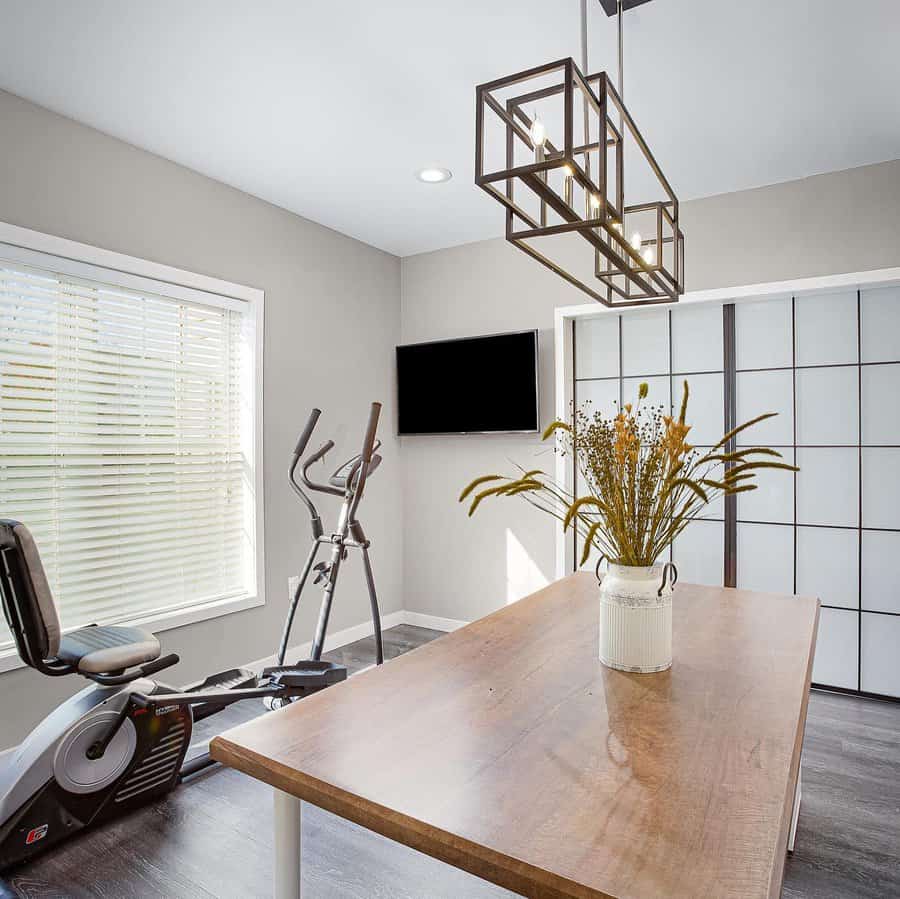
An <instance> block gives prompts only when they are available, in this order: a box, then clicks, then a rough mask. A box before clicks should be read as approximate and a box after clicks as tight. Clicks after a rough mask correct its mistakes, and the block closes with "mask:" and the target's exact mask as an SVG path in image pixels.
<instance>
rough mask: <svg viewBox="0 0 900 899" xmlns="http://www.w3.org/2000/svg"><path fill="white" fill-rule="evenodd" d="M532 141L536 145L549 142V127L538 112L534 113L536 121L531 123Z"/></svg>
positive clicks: (541, 145) (539, 145)
mask: <svg viewBox="0 0 900 899" xmlns="http://www.w3.org/2000/svg"><path fill="white" fill-rule="evenodd" d="M531 142H532V143H533V144H534V146H535V147H543V146H544V144H545V143H546V142H547V129H546V128H545V127H544V123H543V122H542V121H541V120H540V119H539V118H538V116H537V113H535V114H534V121H533V122H532V123H531Z"/></svg>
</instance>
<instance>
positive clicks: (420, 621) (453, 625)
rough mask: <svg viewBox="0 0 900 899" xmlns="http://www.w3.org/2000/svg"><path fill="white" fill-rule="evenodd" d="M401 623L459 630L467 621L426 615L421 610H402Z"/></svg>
mask: <svg viewBox="0 0 900 899" xmlns="http://www.w3.org/2000/svg"><path fill="white" fill-rule="evenodd" d="M402 614H403V623H404V624H412V625H414V626H415V627H429V628H431V629H432V630H433V631H447V632H448V633H449V632H450V631H455V630H459V628H461V627H465V626H466V625H467V624H469V622H468V621H461V620H460V619H458V618H439V617H438V616H437V615H426V614H424V613H423V612H408V611H406V610H404V611H403V613H402Z"/></svg>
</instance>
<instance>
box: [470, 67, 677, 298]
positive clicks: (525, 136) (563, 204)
mask: <svg viewBox="0 0 900 899" xmlns="http://www.w3.org/2000/svg"><path fill="white" fill-rule="evenodd" d="M554 76H556V77H557V78H558V80H555V81H554V83H552V84H550V85H549V86H546V85H545V86H542V87H540V88H537V89H532V90H524V91H523V92H522V93H520V94H518V95H516V96H514V97H509V98H507V99H506V100H505V101H504V100H502V99H501V98H498V94H500V92H501V91H504V90H506V89H509V88H511V87H514V86H516V85H520V84H521V85H526V86H527V83H528V82H529V81H531V82H534V81H536V80H540V81H541V82H542V83H543V82H546V80H547V79H548V77H550V78H554ZM558 95H562V100H563V104H564V106H563V123H564V124H563V141H562V145H561V146H560V147H557V146H556V145H554V144H553V143H552V142H550V141H549V140H548V141H546V143H545V144H544V153H543V158H542V159H539V158H538V156H539V154H538V153H537V147H536V145H535V143H534V142H533V141H532V137H531V127H532V125H533V120H532V119H531V118H530V117H529V115H528V114H527V113H526V111H525V107H526V106H527V105H528V104H533V103H535V102H536V101H539V100H546V99H548V98H551V97H554V96H558ZM576 104H579V105H581V106H582V107H583V111H584V124H585V128H584V138H585V140H584V142H583V143H581V144H576V142H575V116H576V109H575V107H576ZM486 113H487V114H493V115H495V116H496V117H497V118H498V119H499V120H500V122H501V123H502V124H503V128H504V134H505V141H506V146H505V159H506V166H505V168H502V169H499V170H497V171H490V172H486V171H485V170H484V160H485V145H484V141H485V115H486ZM614 118H617V119H618V123H617V122H616V121H614ZM591 122H593V124H594V127H593V128H591ZM592 132H593V133H594V134H596V135H597V138H596V139H595V140H593V141H592V140H591V139H590V136H589V135H590V134H591V133H592ZM475 134H476V137H475V141H476V143H475V183H476V184H477V185H478V186H479V187H481V188H482V189H483V190H484V191H486V192H487V193H489V194H490V195H491V196H493V197H494V198H495V199H497V200H499V201H500V202H501V203H502V204H503V205H504V206H505V207H506V239H507V240H508V241H509V242H510V243H512V244H514V245H515V246H517V247H519V249H521V250H524V251H525V252H526V253H528V254H529V255H530V256H532V257H533V258H534V259H537V261H538V262H540V263H541V264H542V265H545V266H546V267H547V268H549V269H550V270H551V271H553V272H555V273H556V274H558V275H560V276H561V277H563V278H564V279H565V280H567V281H568V282H569V283H571V284H573V285H574V286H575V287H578V288H579V289H581V290H583V291H584V292H585V293H587V294H588V295H589V296H591V297H592V298H593V299H595V300H597V301H598V302H600V303H602V304H603V305H605V306H610V307H612V306H615V307H626V306H638V305H640V306H644V305H654V304H657V303H672V302H677V300H678V297H679V296H680V295H681V294H682V293H684V235H683V233H682V231H681V228H680V225H679V204H678V198H677V197H676V196H675V193H674V191H673V190H672V188H671V186H670V185H669V183H668V181H667V180H666V178H665V175H663V173H662V170H661V169H660V167H659V165H658V164H657V162H656V160H655V158H654V157H653V154H652V153H651V151H650V149H649V147H648V146H647V143H646V141H645V140H644V138H643V137H642V136H641V133H640V131H639V130H638V128H637V126H636V124H635V123H634V120H633V119H632V118H631V116H630V114H629V113H628V110H627V109H626V108H625V105H624V104H623V102H622V100H621V98H620V96H619V94H618V92H617V91H616V89H615V87H613V84H612V82H611V80H610V78H609V76H608V75H607V73H606V72H599V73H597V74H595V75H589V76H587V77H585V76H584V75H583V74H582V73H581V71H580V70H579V68H578V66H577V65H576V64H575V62H574V60H573V59H571V58H566V59H561V60H557V61H555V62H551V63H547V64H545V65H542V66H537V67H535V68H532V69H527V70H525V71H523V72H518V73H516V74H514V75H509V76H507V77H505V78H499V79H497V80H495V81H490V82H487V83H485V84H481V85H479V86H478V87H477V88H476V125H475ZM601 135H602V141H601V137H600V136H601ZM626 140H630V141H631V142H632V143H633V145H634V146H635V147H636V148H637V149H638V150H639V151H640V153H641V155H642V156H643V159H644V161H645V162H646V164H647V166H648V167H649V170H650V171H651V172H652V173H653V175H654V176H655V178H656V181H657V182H658V184H659V188H660V191H659V192H660V194H661V198H660V199H659V200H657V201H655V202H650V203H641V204H633V205H627V204H626V202H625V195H624V194H625V189H624V178H625V165H624V142H625V141H626ZM517 141H518V142H520V143H521V144H522V145H523V146H524V147H525V148H527V149H528V150H529V151H530V152H534V153H535V157H536V158H535V161H534V162H531V163H528V164H525V165H515V148H516V146H517V144H516V142H517ZM609 151H612V156H613V163H612V168H613V169H614V172H613V174H614V178H613V179H611V178H610V177H609V175H610V171H609V168H610V166H609V163H608V159H607V154H608V152H609ZM591 154H596V157H595V159H593V160H592V158H591ZM592 162H596V166H592V165H591V163H592ZM566 166H567V167H568V170H569V171H570V172H571V177H572V179H573V181H574V182H577V184H578V185H579V186H580V187H581V188H582V189H583V191H584V196H585V197H586V198H592V200H591V201H588V202H586V203H585V204H584V206H585V208H584V210H583V211H582V210H579V209H577V208H576V205H577V204H573V203H572V198H571V191H569V192H568V194H567V195H565V196H564V195H561V194H560V193H559V192H558V191H556V190H555V189H554V188H553V187H552V186H551V184H550V183H549V178H548V177H547V174H548V173H549V172H551V171H553V170H556V169H562V168H563V167H566ZM592 169H593V170H592ZM517 185H519V186H520V188H521V189H524V190H528V191H531V192H533V193H534V194H535V195H536V196H537V198H538V199H539V201H540V209H541V213H540V216H539V217H538V218H536V217H535V216H533V215H531V214H530V213H529V212H528V211H526V209H524V208H523V206H522V205H521V204H520V203H518V202H517V196H516V186H517ZM548 209H549V210H552V212H553V213H554V214H555V215H556V216H557V217H558V218H559V219H561V220H562V221H561V222H559V223H558V224H548V223H547V210H548ZM638 214H640V215H642V216H643V217H644V220H646V217H647V216H648V214H649V215H651V216H653V218H654V221H655V228H654V232H655V233H654V235H653V237H651V238H650V239H645V240H642V242H641V250H643V249H644V248H645V247H652V248H653V251H654V256H655V258H654V260H653V261H651V262H648V261H646V260H645V259H644V257H643V255H642V253H641V251H640V250H638V249H636V248H635V247H633V246H632V245H631V243H630V242H629V240H628V238H627V228H626V225H627V223H628V220H629V218H630V217H633V216H635V215H638ZM523 225H524V227H523ZM566 233H577V234H579V235H580V236H581V237H583V238H584V240H585V242H586V245H588V246H589V247H590V248H591V251H592V252H593V257H594V266H593V268H594V278H595V279H596V280H595V281H591V282H590V283H586V281H585V280H583V279H582V278H579V277H577V276H576V275H574V274H573V273H571V272H570V271H567V270H566V268H565V267H564V266H563V265H562V264H561V263H560V262H559V261H555V260H553V259H551V258H550V257H549V256H548V255H547V254H545V253H544V252H542V251H541V250H539V249H537V248H536V247H534V246H532V245H531V244H530V243H529V241H536V240H537V239H539V238H542V237H551V236H554V235H561V234H566ZM667 250H668V253H669V255H670V256H671V262H670V263H669V264H666V262H665V261H664V259H665V257H664V253H665V252H666V251H667Z"/></svg>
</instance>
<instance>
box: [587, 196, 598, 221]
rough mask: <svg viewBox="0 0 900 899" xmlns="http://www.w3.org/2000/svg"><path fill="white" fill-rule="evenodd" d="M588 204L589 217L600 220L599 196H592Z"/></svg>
mask: <svg viewBox="0 0 900 899" xmlns="http://www.w3.org/2000/svg"><path fill="white" fill-rule="evenodd" d="M588 204H589V208H588V215H589V216H590V217H591V218H592V219H596V218H600V197H598V196H597V194H591V195H590V199H589V200H588Z"/></svg>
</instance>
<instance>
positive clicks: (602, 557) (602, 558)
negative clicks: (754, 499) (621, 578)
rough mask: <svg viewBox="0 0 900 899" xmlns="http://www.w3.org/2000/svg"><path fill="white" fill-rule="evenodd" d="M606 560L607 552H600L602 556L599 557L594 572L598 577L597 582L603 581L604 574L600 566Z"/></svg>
mask: <svg viewBox="0 0 900 899" xmlns="http://www.w3.org/2000/svg"><path fill="white" fill-rule="evenodd" d="M605 561H606V553H600V558H599V559H597V564H596V565H595V566H594V574H595V575H596V577H597V583H598V584H602V583H603V576H602V575H601V574H600V566H601V565H602V564H603V563H604V562H605Z"/></svg>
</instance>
